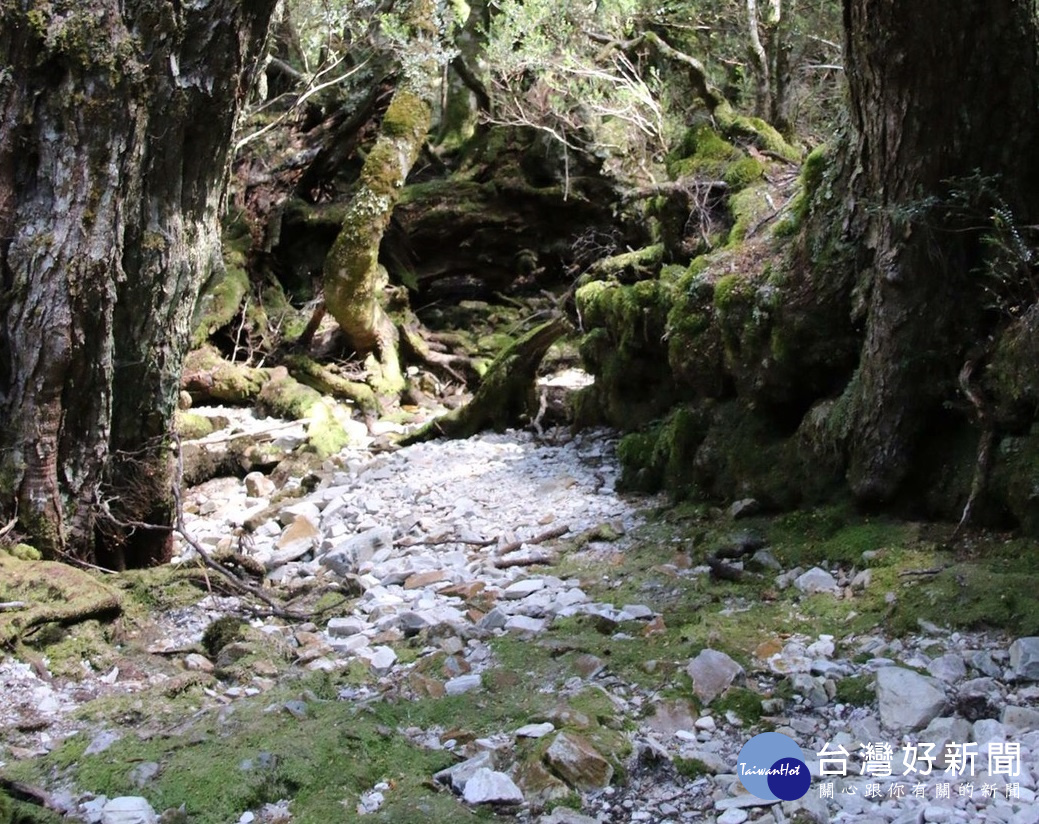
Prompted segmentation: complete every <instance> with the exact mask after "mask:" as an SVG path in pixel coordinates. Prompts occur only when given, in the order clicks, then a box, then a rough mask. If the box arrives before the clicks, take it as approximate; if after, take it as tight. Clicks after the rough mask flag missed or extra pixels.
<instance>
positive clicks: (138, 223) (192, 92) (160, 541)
mask: <svg viewBox="0 0 1039 824" xmlns="http://www.w3.org/2000/svg"><path fill="white" fill-rule="evenodd" d="M275 4H276V0H252V2H249V3H242V2H238V1H237V0H211V2H208V3H195V4H179V3H156V2H151V0H121V2H117V0H77V2H57V3H53V4H51V3H40V2H33V0H12V2H6V3H3V4H2V5H0V275H2V279H3V280H2V282H3V292H2V295H0V420H2V422H3V431H2V434H0V511H2V512H3V513H4V514H5V515H6V516H7V517H8V518H11V517H15V516H16V517H17V519H18V526H19V529H20V531H21V532H22V533H23V534H24V535H25V536H26V538H27V539H28V540H31V541H32V542H33V543H35V544H36V545H37V546H38V547H39V548H40V549H41V550H43V551H44V552H45V553H46V554H47V555H49V556H52V557H59V558H75V559H80V560H86V561H97V562H100V563H103V564H106V565H108V564H110V565H114V566H123V565H131V566H140V565H145V564H147V563H150V562H154V561H157V560H160V559H162V558H164V557H166V555H167V554H168V550H169V546H170V531H169V525H170V524H171V515H172V510H171V506H172V503H171V501H172V498H171V491H170V490H171V481H172V470H173V462H172V457H171V453H170V448H169V446H170V445H169V439H168V433H169V429H170V421H171V418H172V414H173V409H174V403H175V399H176V395H177V384H178V376H179V371H180V365H181V357H182V352H183V348H184V345H185V343H186V341H187V335H188V332H189V327H190V325H191V318H192V314H193V310H194V304H195V301H196V298H197V294H198V291H199V288H200V286H201V284H202V283H203V282H204V280H205V279H206V277H207V275H208V274H209V273H210V272H211V271H212V268H213V267H214V266H219V265H221V263H220V259H219V217H220V213H221V209H222V205H223V193H224V188H225V183H226V179H227V160H228V151H229V147H230V144H231V133H232V130H233V127H234V123H235V119H236V116H237V113H238V111H239V109H240V107H241V105H242V102H243V100H244V98H245V96H246V93H247V90H248V88H249V85H250V83H251V79H252V76H253V66H254V57H255V56H256V55H257V54H258V53H259V51H260V48H261V46H262V45H263V43H264V41H265V38H266V33H267V26H268V23H269V19H270V16H271V13H272V11H273V8H274V6H275Z"/></svg>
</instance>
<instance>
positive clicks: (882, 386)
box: [835, 0, 1039, 501]
mask: <svg viewBox="0 0 1039 824" xmlns="http://www.w3.org/2000/svg"><path fill="white" fill-rule="evenodd" d="M844 16H845V32H846V39H845V51H846V53H845V61H846V72H847V76H848V83H849V87H850V91H851V103H852V121H853V125H854V128H855V143H854V156H853V158H852V162H850V163H848V164H847V168H848V169H849V174H848V179H847V180H846V181H845V183H846V184H847V191H848V193H849V194H848V200H847V205H848V213H849V222H848V224H847V226H849V227H850V228H851V234H852V237H853V239H854V240H856V241H857V242H858V243H859V244H860V247H861V249H862V251H863V257H862V261H863V266H862V269H861V274H860V286H859V288H860V293H861V295H862V297H863V301H862V307H863V309H862V313H863V315H864V320H865V339H864V343H863V348H862V353H861V359H860V365H859V369H858V372H857V374H856V376H855V378H854V379H853V381H852V382H851V383H850V384H849V386H848V388H847V390H846V391H845V394H844V397H843V398H842V402H841V403H839V404H837V405H836V407H835V409H837V411H838V414H839V415H841V416H842V423H841V427H842V428H843V429H844V431H845V432H846V433H847V434H848V440H847V444H848V457H849V470H848V477H849V481H850V483H851V486H852V489H853V490H854V492H855V493H856V494H857V495H858V496H859V497H860V498H862V499H867V500H877V501H883V500H887V499H890V498H892V497H893V496H894V495H895V494H896V493H897V492H898V490H899V487H900V485H901V484H902V482H903V481H904V480H905V478H906V476H907V473H908V471H909V469H910V466H911V464H912V461H913V458H914V454H915V449H916V447H917V445H918V443H919V441H920V439H921V436H922V435H923V434H924V431H925V429H926V428H927V427H928V426H929V425H930V423H931V422H932V421H933V418H934V417H935V416H936V415H939V414H941V412H942V409H943V406H944V405H948V404H949V403H950V402H951V401H954V400H955V397H956V377H957V374H958V372H959V371H960V369H961V367H962V366H963V364H964V362H965V361H966V359H967V357H968V354H969V352H970V350H971V349H972V347H974V346H975V345H976V344H977V342H978V340H979V338H980V337H982V336H984V335H985V334H987V332H986V329H987V328H988V327H987V324H990V323H991V318H987V317H986V316H985V315H984V306H985V303H986V301H985V299H984V297H983V292H982V283H981V280H980V278H979V277H978V273H977V267H978V266H979V264H980V263H982V262H983V255H984V251H985V250H984V244H983V242H982V234H983V232H984V231H985V230H986V227H987V226H991V218H992V216H993V215H992V213H991V205H992V204H993V203H996V204H998V203H999V202H1003V203H1005V204H1006V207H1007V208H1008V209H1009V210H1010V211H1011V212H1012V213H1013V214H1014V215H1015V216H1016V217H1015V219H1017V220H1019V221H1020V222H1021V223H1022V224H1025V223H1034V222H1035V220H1036V217H1037V216H1039V208H1037V207H1039V186H1037V183H1039V179H1037V166H1039V164H1037V159H1039V158H1037V155H1036V152H1035V146H1034V141H1035V137H1034V136H1035V134H1036V132H1037V126H1039V123H1037V120H1039V93H1037V83H1039V71H1037V69H1039V66H1037V53H1036V43H1037V41H1036V17H1035V5H1034V3H1033V2H1031V0H991V2H987V3H975V2H970V0H925V1H921V2H913V3H905V2H898V0H845V2H844ZM978 173H980V175H982V176H986V177H987V178H989V181H988V183H986V184H984V186H983V185H981V184H980V183H979V182H978V181H979V178H978V177H977V175H978ZM972 178H973V179H974V182H972V181H971V179H972ZM983 188H990V189H992V190H993V192H990V193H989V194H988V195H987V203H988V204H989V210H988V211H986V210H985V208H984V207H983V206H979V207H978V208H977V210H976V211H972V208H971V207H970V205H969V204H970V202H971V201H977V202H978V203H979V204H980V203H981V202H982V201H983V198H982V197H981V196H980V193H979V192H978V191H972V189H974V190H980V189H983ZM958 201H960V202H963V203H966V204H967V206H966V207H965V208H963V209H961V210H959V211H958V208H957V207H956V203H957V202H958Z"/></svg>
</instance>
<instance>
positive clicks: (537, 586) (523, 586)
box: [504, 578, 545, 601]
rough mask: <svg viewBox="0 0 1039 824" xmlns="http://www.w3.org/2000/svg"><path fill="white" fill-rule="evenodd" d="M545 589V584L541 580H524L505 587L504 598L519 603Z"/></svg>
mask: <svg viewBox="0 0 1039 824" xmlns="http://www.w3.org/2000/svg"><path fill="white" fill-rule="evenodd" d="M544 588H545V582H544V581H543V580H542V579H541V578H524V579H523V580H522V581H516V582H515V583H513V584H509V585H508V586H507V587H505V592H504V596H505V599H506V600H508V601H519V600H520V599H522V598H526V597H527V596H528V595H533V594H534V593H535V592H538V591H540V590H542V589H544Z"/></svg>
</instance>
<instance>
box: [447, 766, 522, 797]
mask: <svg viewBox="0 0 1039 824" xmlns="http://www.w3.org/2000/svg"><path fill="white" fill-rule="evenodd" d="M462 797H463V798H464V799H465V801H466V803H467V804H522V803H523V793H522V792H520V788H519V787H517V786H516V784H515V782H514V781H513V780H512V779H511V778H509V777H508V776H507V775H506V774H505V773H502V772H495V771H494V770H490V769H488V768H487V767H481V768H480V769H478V770H477V771H476V772H475V773H473V776H472V778H470V779H469V780H468V781H466V782H465V790H464V792H463V793H462Z"/></svg>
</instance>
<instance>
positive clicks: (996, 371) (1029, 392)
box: [984, 304, 1039, 428]
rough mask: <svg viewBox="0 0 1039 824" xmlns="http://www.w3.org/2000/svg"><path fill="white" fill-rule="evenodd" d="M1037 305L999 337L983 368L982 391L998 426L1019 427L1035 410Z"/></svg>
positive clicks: (1038, 392)
mask: <svg viewBox="0 0 1039 824" xmlns="http://www.w3.org/2000/svg"><path fill="white" fill-rule="evenodd" d="M1036 364H1039V304H1035V305H1033V306H1031V307H1030V308H1029V309H1028V310H1027V311H1026V312H1025V313H1024V314H1022V315H1021V316H1020V317H1017V318H1015V319H1014V320H1013V321H1011V322H1010V324H1009V325H1008V326H1007V328H1006V329H1005V330H1004V331H1003V332H1002V333H1001V334H1000V335H999V338H998V340H997V343H996V347H995V351H994V352H993V354H992V357H991V359H990V360H989V363H988V366H987V367H986V369H985V374H984V385H985V389H986V391H987V393H988V395H989V397H991V398H992V399H993V402H994V406H995V413H996V417H997V419H998V420H999V422H1000V423H1001V424H1003V425H1004V426H1008V427H1011V428H1020V427H1021V425H1022V423H1023V422H1027V421H1031V420H1032V419H1033V417H1034V416H1035V412H1036V410H1037V409H1039V369H1036Z"/></svg>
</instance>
